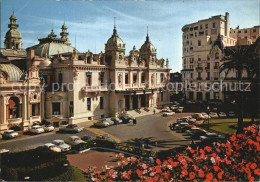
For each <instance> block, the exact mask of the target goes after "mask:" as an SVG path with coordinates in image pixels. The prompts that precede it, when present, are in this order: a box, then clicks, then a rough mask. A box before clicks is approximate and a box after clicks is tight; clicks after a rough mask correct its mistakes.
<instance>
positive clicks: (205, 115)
mask: <svg viewBox="0 0 260 182" xmlns="http://www.w3.org/2000/svg"><path fill="white" fill-rule="evenodd" d="M201 114H202V116H203V117H204V119H210V118H211V117H210V115H208V114H207V113H205V112H202V113H201Z"/></svg>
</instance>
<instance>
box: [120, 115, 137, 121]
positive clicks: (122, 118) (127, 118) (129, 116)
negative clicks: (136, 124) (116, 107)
mask: <svg viewBox="0 0 260 182" xmlns="http://www.w3.org/2000/svg"><path fill="white" fill-rule="evenodd" d="M119 119H121V120H122V121H123V123H129V122H130V121H132V120H133V119H134V118H133V117H132V116H131V115H129V114H124V115H121V116H120V117H119Z"/></svg>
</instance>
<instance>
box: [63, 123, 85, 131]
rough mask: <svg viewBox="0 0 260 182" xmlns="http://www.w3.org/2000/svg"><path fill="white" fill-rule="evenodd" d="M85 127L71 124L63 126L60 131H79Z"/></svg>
mask: <svg viewBox="0 0 260 182" xmlns="http://www.w3.org/2000/svg"><path fill="white" fill-rule="evenodd" d="M83 129H84V128H83V127H78V126H77V125H75V124H69V125H68V126H65V127H61V128H60V129H59V132H64V133H79V132H81V131H82V130H83Z"/></svg>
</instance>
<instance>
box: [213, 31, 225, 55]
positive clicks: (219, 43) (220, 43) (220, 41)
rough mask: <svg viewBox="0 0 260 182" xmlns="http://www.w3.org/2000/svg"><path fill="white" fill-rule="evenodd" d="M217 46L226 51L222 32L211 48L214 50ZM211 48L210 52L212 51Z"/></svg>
mask: <svg viewBox="0 0 260 182" xmlns="http://www.w3.org/2000/svg"><path fill="white" fill-rule="evenodd" d="M215 46H218V47H219V49H220V50H221V52H222V53H223V52H224V48H225V46H224V43H223V41H222V39H221V36H220V34H218V37H217V39H216V40H215V42H214V43H213V45H212V47H211V50H212V49H213V48H214V47H215ZM211 50H210V52H211Z"/></svg>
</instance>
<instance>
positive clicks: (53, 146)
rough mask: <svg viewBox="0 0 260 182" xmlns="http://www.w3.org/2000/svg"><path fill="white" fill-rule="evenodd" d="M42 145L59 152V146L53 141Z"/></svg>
mask: <svg viewBox="0 0 260 182" xmlns="http://www.w3.org/2000/svg"><path fill="white" fill-rule="evenodd" d="M44 147H46V148H48V149H50V150H52V151H54V152H61V148H60V147H59V146H57V145H55V144H53V143H46V144H44Z"/></svg>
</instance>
